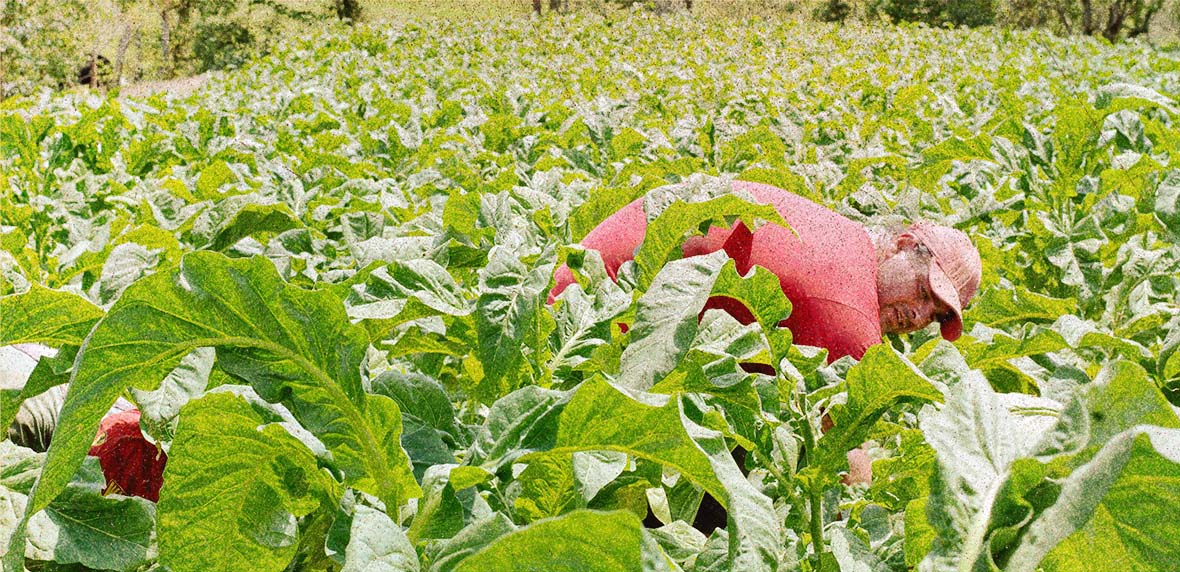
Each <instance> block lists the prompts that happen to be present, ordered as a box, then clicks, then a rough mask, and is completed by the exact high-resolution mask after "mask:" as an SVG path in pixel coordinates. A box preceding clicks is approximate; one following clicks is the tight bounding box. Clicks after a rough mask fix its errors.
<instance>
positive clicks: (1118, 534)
mask: <svg viewBox="0 0 1180 572" xmlns="http://www.w3.org/2000/svg"><path fill="white" fill-rule="evenodd" d="M951 393H952V395H951V396H948V404H947V406H946V407H945V408H944V410H943V411H941V412H937V413H935V412H924V414H923V417H922V429H923V430H924V431H925V433H926V437H927V439H928V440H929V442H930V444H931V445H932V446H933V447H934V450H935V452H936V454H937V457H938V461H939V467H940V468H939V473H938V478H937V479H936V480H935V484H936V486H935V487H934V491H933V494H932V496H931V497H930V504H929V507H928V515H929V517H930V521H931V524H932V525H934V528H935V530H936V531H937V532H938V537H937V538H936V539H935V541H934V543H933V550H932V552H931V554H930V555H929V556H928V557H927V558H926V560H924V561H923V563H922V569H923V570H959V571H965V570H983V569H997V568H998V569H1003V570H1020V571H1028V572H1031V571H1033V570H1036V569H1038V567H1044V569H1047V570H1057V569H1060V570H1083V569H1085V570H1090V569H1126V568H1125V567H1126V566H1128V565H1129V566H1131V567H1132V568H1134V569H1143V570H1167V569H1171V568H1173V567H1174V566H1172V565H1171V564H1165V563H1169V562H1175V561H1180V551H1178V550H1176V549H1174V548H1173V547H1172V546H1171V544H1170V543H1168V542H1166V541H1163V540H1162V539H1164V538H1172V537H1174V535H1175V534H1177V532H1180V527H1177V526H1176V525H1175V524H1174V523H1172V522H1171V521H1170V520H1168V519H1160V518H1158V517H1157V516H1153V515H1154V514H1156V513H1154V512H1153V511H1154V508H1153V509H1150V510H1147V509H1145V506H1147V505H1144V504H1142V503H1141V502H1139V501H1140V500H1141V499H1142V498H1144V497H1146V496H1154V497H1155V500H1154V501H1153V503H1151V506H1153V507H1155V506H1161V505H1165V506H1167V505H1173V504H1175V502H1174V501H1173V500H1171V499H1173V498H1174V494H1172V493H1169V492H1167V491H1174V490H1176V489H1177V488H1178V487H1180V453H1178V452H1177V451H1180V429H1177V427H1180V419H1178V418H1177V416H1176V414H1175V413H1174V412H1172V410H1171V408H1170V407H1169V406H1168V404H1167V402H1166V401H1165V400H1164V399H1163V396H1162V395H1160V394H1159V391H1158V390H1157V389H1156V388H1155V387H1154V386H1153V385H1152V384H1151V382H1150V381H1149V380H1148V378H1147V373H1146V372H1145V371H1144V370H1143V369H1142V368H1139V367H1138V366H1136V365H1133V364H1129V363H1126V362H1120V363H1116V364H1112V366H1110V367H1108V368H1107V369H1105V370H1104V371H1103V373H1102V374H1100V375H1099V378H1098V379H1097V380H1095V382H1094V384H1093V385H1092V386H1089V387H1085V391H1084V393H1082V394H1080V395H1079V396H1078V397H1077V398H1075V399H1073V400H1071V402H1070V404H1068V405H1067V406H1064V407H1063V406H1061V405H1060V404H1058V405H1056V406H1054V405H1053V403H1055V402H1052V401H1049V400H1045V399H1036V398H1032V397H1030V396H1024V395H1019V394H996V393H993V392H992V391H991V389H990V387H988V386H987V384H986V382H984V381H982V380H980V379H978V377H974V376H973V377H967V378H965V379H964V381H963V382H962V383H960V384H959V385H958V386H956V387H954V388H953V389H952V391H951ZM1055 407H1056V409H1055ZM1153 422H1157V423H1160V424H1161V425H1162V426H1160V425H1148V424H1147V423H1153ZM1165 510H1166V509H1165ZM1067 538H1068V541H1067ZM1063 541H1064V544H1062V545H1061V547H1060V549H1057V548H1056V547H1057V546H1058V545H1059V543H1062V542H1063ZM1098 546H1101V547H1102V549H1103V551H1104V552H1106V553H1108V554H1110V555H1112V556H1118V557H1122V558H1123V559H1122V560H1119V561H1117V563H1116V562H1110V563H1109V567H1106V568H1103V566H1106V565H1107V564H1108V563H1107V562H1103V563H1101V564H1099V563H1096V562H1091V561H1090V560H1089V558H1092V557H1093V556H1094V552H1093V549H1095V548H1097V547H1098ZM1051 552H1052V553H1053V554H1054V556H1053V557H1052V558H1050V559H1049V560H1047V561H1046V562H1041V560H1042V558H1045V557H1046V554H1050V553H1051Z"/></svg>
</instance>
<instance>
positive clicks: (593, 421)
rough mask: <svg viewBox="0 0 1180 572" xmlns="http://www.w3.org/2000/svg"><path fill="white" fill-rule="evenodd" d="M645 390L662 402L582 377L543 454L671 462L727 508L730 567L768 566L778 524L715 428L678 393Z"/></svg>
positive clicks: (778, 534)
mask: <svg viewBox="0 0 1180 572" xmlns="http://www.w3.org/2000/svg"><path fill="white" fill-rule="evenodd" d="M649 397H650V398H651V399H653V400H655V401H657V402H660V403H662V405H649V404H647V403H644V402H641V401H638V400H636V399H633V398H632V397H629V396H627V395H626V394H624V393H622V392H621V391H619V390H618V389H616V388H614V387H612V386H611V385H610V384H609V383H607V382H605V381H603V380H601V379H599V378H595V379H591V380H588V381H586V382H583V383H582V385H581V386H579V387H578V389H577V391H576V392H575V394H574V396H573V397H572V398H570V401H569V403H568V404H567V405H566V407H565V409H564V411H563V412H562V413H561V417H560V420H559V422H558V427H557V436H556V440H555V442H554V445H553V449H552V451H551V454H555V453H558V452H563V453H564V452H575V451H596V450H597V451H620V452H623V453H627V454H629V455H634V456H636V457H640V458H643V459H647V460H649V461H653V462H656V463H660V464H662V465H665V466H668V467H672V468H674V469H676V470H677V471H678V472H679V473H680V474H681V476H683V477H685V478H687V479H689V480H691V481H692V482H693V483H695V484H697V485H698V486H700V487H701V488H703V489H704V490H705V491H706V492H708V493H709V494H711V495H713V498H715V499H717V501H718V502H720V503H721V505H722V506H724V507H726V508H727V509H728V510H729V516H730V526H729V533H730V558H731V563H732V565H733V566H734V569H736V570H770V569H774V568H775V567H776V565H777V562H778V556H777V555H778V551H779V550H780V548H779V547H780V546H781V544H782V529H781V521H780V519H779V518H778V517H777V516H775V514H774V509H773V508H772V506H771V502H770V499H769V498H767V497H766V496H764V495H763V494H762V493H760V492H758V490H757V489H755V488H754V487H753V486H752V485H751V484H750V482H749V481H747V480H746V478H745V476H743V475H742V473H741V471H740V470H739V469H738V467H737V464H736V463H735V462H734V460H733V457H731V456H730V452H729V447H728V446H727V445H726V444H725V439H724V438H723V437H722V436H721V435H720V434H719V433H716V432H713V431H709V430H707V429H705V428H703V427H701V426H699V425H697V424H695V423H693V422H692V421H691V420H689V419H688V418H687V417H686V416H685V413H684V410H683V407H684V406H683V405H682V403H681V399H680V398H678V397H677V398H671V399H668V398H663V397H657V396H649Z"/></svg>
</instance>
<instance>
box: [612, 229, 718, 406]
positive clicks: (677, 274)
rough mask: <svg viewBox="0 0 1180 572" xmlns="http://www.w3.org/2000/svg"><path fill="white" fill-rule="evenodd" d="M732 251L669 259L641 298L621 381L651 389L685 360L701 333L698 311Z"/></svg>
mask: <svg viewBox="0 0 1180 572" xmlns="http://www.w3.org/2000/svg"><path fill="white" fill-rule="evenodd" d="M727 260H729V257H728V256H727V255H726V254H725V252H722V251H718V252H714V253H712V254H708V255H705V256H693V257H690V258H686V259H683V260H677V261H674V262H671V263H669V264H668V265H667V266H665V267H664V269H663V270H661V271H660V272H659V274H657V275H656V277H655V280H654V281H653V282H652V284H651V288H649V289H648V290H647V292H644V294H643V295H642V296H640V297H639V301H638V302H636V311H635V326H634V328H633V332H632V333H631V339H632V342H631V345H629V346H627V349H625V350H623V355H622V357H621V358H620V359H621V362H620V367H619V383H620V384H621V385H623V386H625V387H628V388H631V389H637V390H646V389H648V388H650V387H651V386H652V385H653V384H655V382H657V381H659V380H660V379H661V378H662V377H663V376H665V375H667V374H668V373H669V372H671V371H672V370H673V369H675V367H676V364H677V363H679V362H680V360H681V358H683V357H684V355H685V353H687V352H688V350H689V348H690V347H691V345H692V341H693V339H694V338H695V337H696V334H697V328H698V325H697V316H698V314H700V312H701V308H703V307H704V306H705V301H707V300H708V299H709V293H710V292H711V291H712V290H713V284H714V283H715V282H716V280H717V276H718V274H719V273H720V271H721V268H722V267H723V266H725V264H726V261H727Z"/></svg>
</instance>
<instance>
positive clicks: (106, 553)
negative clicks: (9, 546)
mask: <svg viewBox="0 0 1180 572" xmlns="http://www.w3.org/2000/svg"><path fill="white" fill-rule="evenodd" d="M105 488H106V479H105V478H104V477H103V475H102V469H100V468H99V466H98V462H97V460H96V459H90V460H88V461H87V462H86V463H85V464H84V465H83V466H82V469H81V470H80V471H79V472H78V474H77V475H75V476H74V479H73V480H72V481H71V482H70V484H69V486H67V487H66V488H65V490H64V491H62V494H61V495H60V496H58V497H57V498H56V499H54V501H53V502H52V503H50V504H49V506H48V507H46V509H45V511H44V512H40V513H37V514H36V515H35V516H34V517H33V518H32V520H30V521H29V538H28V542H29V544H28V548H27V550H26V551H25V556H26V557H27V558H31V559H33V560H41V561H52V562H56V563H58V564H74V563H78V564H81V565H83V566H88V567H91V568H102V569H105V570H132V569H135V568H137V567H139V566H142V565H144V564H146V563H147V562H148V561H150V560H151V559H152V558H153V557H154V556H155V542H154V541H155V530H154V529H155V521H156V507H155V505H154V504H152V503H151V502H150V501H147V500H145V499H141V498H138V497H106V496H103V491H104V489H105Z"/></svg>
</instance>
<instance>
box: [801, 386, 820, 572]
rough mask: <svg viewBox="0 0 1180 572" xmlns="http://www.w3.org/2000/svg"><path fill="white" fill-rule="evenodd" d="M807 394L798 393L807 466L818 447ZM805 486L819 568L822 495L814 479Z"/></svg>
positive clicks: (812, 542)
mask: <svg viewBox="0 0 1180 572" xmlns="http://www.w3.org/2000/svg"><path fill="white" fill-rule="evenodd" d="M808 411H809V409H808V407H807V395H806V394H805V393H803V392H800V393H799V413H800V416H799V421H800V425H801V427H800V428H801V429H802V430H803V442H804V446H805V447H806V449H805V450H806V453H807V456H806V460H807V464H808V466H810V465H811V460H812V459H814V458H817V457H818V454H817V453H818V452H819V451H818V449H816V445H815V432H813V431H812V430H811V420H810V419H808V417H807V412H808ZM804 484H805V485H806V486H807V493H808V497H809V500H810V501H811V502H810V505H811V506H810V507H808V510H810V511H811V545H812V547H813V548H814V550H815V569H816V570H819V566H820V555H821V554H823V553H824V523H823V496H822V494H821V493H822V491H821V490H820V488H821V487H820V485H818V484H817V483H816V481H815V479H808V480H806V481H805V482H804Z"/></svg>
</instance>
